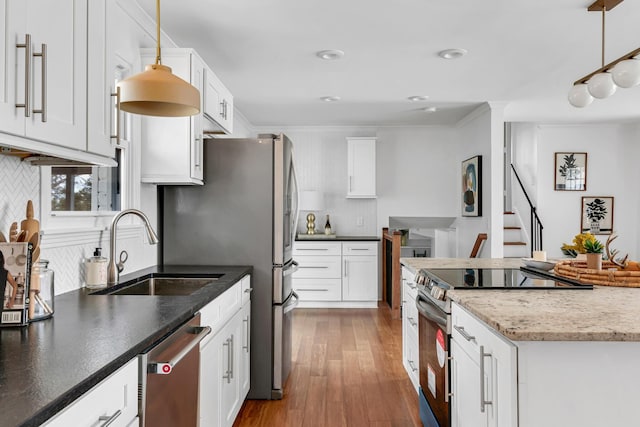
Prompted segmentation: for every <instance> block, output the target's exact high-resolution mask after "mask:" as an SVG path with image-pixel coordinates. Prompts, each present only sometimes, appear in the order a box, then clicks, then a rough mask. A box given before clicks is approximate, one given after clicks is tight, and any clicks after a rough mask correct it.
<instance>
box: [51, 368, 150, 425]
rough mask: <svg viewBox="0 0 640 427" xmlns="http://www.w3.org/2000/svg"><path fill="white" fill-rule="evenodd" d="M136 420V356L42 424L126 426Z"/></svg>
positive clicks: (133, 423)
mask: <svg viewBox="0 0 640 427" xmlns="http://www.w3.org/2000/svg"><path fill="white" fill-rule="evenodd" d="M136 420H138V359H137V358H135V359H133V360H131V361H130V362H128V363H127V364H126V365H124V366H123V367H121V368H120V369H118V370H117V371H116V372H114V373H113V374H111V375H110V376H109V377H107V378H106V379H104V380H103V381H101V382H100V383H99V384H98V385H96V386H95V387H94V388H92V389H91V390H90V391H88V392H87V393H85V394H84V395H82V396H81V397H80V398H79V399H77V400H76V401H75V402H73V403H72V404H71V405H69V406H68V407H67V408H65V409H64V410H63V411H62V412H60V413H58V414H57V415H56V416H55V417H54V418H52V419H51V420H49V421H47V422H46V423H45V424H44V425H43V427H68V426H98V425H109V426H111V427H128V426H130V425H137V424H135V422H136Z"/></svg>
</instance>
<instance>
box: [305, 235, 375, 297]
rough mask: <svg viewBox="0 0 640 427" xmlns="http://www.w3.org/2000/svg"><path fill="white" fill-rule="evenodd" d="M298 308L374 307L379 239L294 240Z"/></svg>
mask: <svg viewBox="0 0 640 427" xmlns="http://www.w3.org/2000/svg"><path fill="white" fill-rule="evenodd" d="M293 257H294V259H295V260H296V262H298V264H299V268H298V271H296V272H295V273H294V274H293V288H294V289H295V291H296V293H297V294H298V295H299V296H300V306H301V307H336V308H339V307H341V308H346V307H377V301H378V242H364V241H360V242H326V241H318V242H301V241H296V243H295V246H294V252H293Z"/></svg>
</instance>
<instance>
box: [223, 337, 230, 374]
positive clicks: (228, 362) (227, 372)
mask: <svg viewBox="0 0 640 427" xmlns="http://www.w3.org/2000/svg"><path fill="white" fill-rule="evenodd" d="M222 346H223V347H224V346H226V347H227V370H226V372H225V374H224V375H223V376H222V378H224V379H225V380H227V384H229V383H230V382H231V338H227V339H226V340H225V341H224V343H222Z"/></svg>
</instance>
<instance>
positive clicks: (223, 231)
mask: <svg viewBox="0 0 640 427" xmlns="http://www.w3.org/2000/svg"><path fill="white" fill-rule="evenodd" d="M204 158H205V163H204V165H205V168H204V175H205V176H204V181H205V184H204V185H202V186H193V187H182V186H176V187H173V186H172V187H169V186H167V187H163V188H161V189H160V198H161V203H162V212H161V219H162V238H161V241H162V242H163V243H162V245H163V246H162V261H163V263H164V264H178V265H253V276H252V284H251V287H252V288H253V292H252V296H251V390H250V391H249V398H252V399H280V398H282V394H283V386H284V383H285V381H286V379H287V376H288V375H289V371H290V369H291V326H292V310H293V309H294V308H295V307H296V305H297V304H298V298H297V295H296V294H295V292H293V288H292V285H291V274H292V273H293V272H294V271H295V269H296V268H297V263H296V262H295V261H294V260H293V259H292V250H293V242H294V240H295V232H296V221H297V217H298V212H297V211H298V189H297V183H296V175H295V170H294V166H293V144H292V143H291V140H289V138H287V137H286V136H285V135H282V134H280V135H259V136H258V138H257V139H209V140H206V141H205V143H204Z"/></svg>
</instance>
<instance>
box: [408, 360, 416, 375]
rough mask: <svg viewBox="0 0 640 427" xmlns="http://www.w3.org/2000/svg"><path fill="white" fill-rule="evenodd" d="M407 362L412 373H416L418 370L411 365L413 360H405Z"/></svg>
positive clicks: (413, 364)
mask: <svg viewBox="0 0 640 427" xmlns="http://www.w3.org/2000/svg"><path fill="white" fill-rule="evenodd" d="M407 362H408V363H409V366H410V367H411V370H412V371H413V372H415V371H417V370H418V368H416V365H415V363H413V360H409V359H407Z"/></svg>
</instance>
